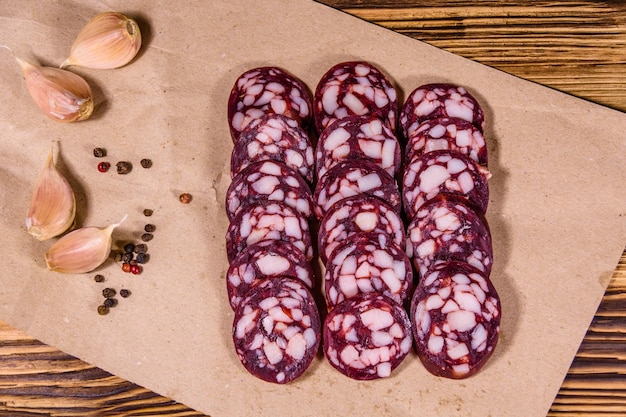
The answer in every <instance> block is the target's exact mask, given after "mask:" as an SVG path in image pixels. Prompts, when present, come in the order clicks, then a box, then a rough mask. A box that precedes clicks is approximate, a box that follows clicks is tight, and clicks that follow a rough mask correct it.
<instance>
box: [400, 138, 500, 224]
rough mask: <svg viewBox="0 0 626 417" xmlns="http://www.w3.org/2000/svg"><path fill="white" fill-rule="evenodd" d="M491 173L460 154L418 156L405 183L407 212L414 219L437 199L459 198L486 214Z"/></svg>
mask: <svg viewBox="0 0 626 417" xmlns="http://www.w3.org/2000/svg"><path fill="white" fill-rule="evenodd" d="M488 176H489V173H488V171H486V169H484V168H483V169H481V168H480V167H479V165H478V164H476V162H475V161H473V160H472V159H471V158H469V157H468V156H466V155H464V154H461V153H459V152H457V151H450V150H441V151H432V152H427V153H425V154H423V155H417V156H415V157H414V158H413V159H412V160H411V161H410V162H409V163H408V164H407V166H406V167H405V169H404V177H403V179H402V185H403V187H402V198H403V206H404V212H405V213H406V215H407V218H408V219H412V218H413V216H415V213H416V212H417V210H419V208H420V207H421V206H422V204H424V203H425V202H426V201H428V200H432V199H433V198H435V197H436V196H437V195H440V194H444V195H451V194H453V195H456V196H458V197H459V198H462V199H464V200H465V201H466V202H468V203H469V204H471V205H473V206H474V207H475V208H477V209H478V210H480V212H481V213H485V211H486V210H487V204H488V203H489V186H488V184H487V179H488Z"/></svg>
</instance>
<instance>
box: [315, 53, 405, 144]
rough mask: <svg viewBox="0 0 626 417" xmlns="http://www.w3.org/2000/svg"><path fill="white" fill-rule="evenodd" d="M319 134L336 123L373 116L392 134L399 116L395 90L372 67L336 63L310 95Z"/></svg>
mask: <svg viewBox="0 0 626 417" xmlns="http://www.w3.org/2000/svg"><path fill="white" fill-rule="evenodd" d="M313 106H314V110H313V115H314V118H315V127H316V128H317V132H318V133H320V134H321V133H322V131H323V130H324V129H325V128H326V127H327V126H329V125H330V124H331V123H332V122H333V121H335V120H337V119H343V118H344V117H346V116H349V115H366V114H373V115H375V116H377V117H378V118H380V119H381V120H383V121H384V122H385V124H386V125H387V127H389V128H390V129H392V130H393V131H395V128H396V120H397V117H398V116H397V113H398V97H397V94H396V90H395V88H394V87H393V85H392V84H391V82H390V81H389V80H388V79H387V77H386V76H385V75H384V74H383V73H382V72H381V71H380V70H379V69H378V68H376V67H375V66H374V65H372V64H371V63H368V62H363V61H350V62H342V63H339V64H337V65H335V66H333V67H332V68H330V69H329V70H328V71H327V72H326V73H325V74H324V75H323V76H322V78H321V79H320V81H319V83H318V84H317V87H316V89H315V94H314V95H313Z"/></svg>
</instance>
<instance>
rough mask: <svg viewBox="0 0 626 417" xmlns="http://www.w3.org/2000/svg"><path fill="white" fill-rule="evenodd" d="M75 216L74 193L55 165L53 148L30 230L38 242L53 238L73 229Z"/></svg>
mask: <svg viewBox="0 0 626 417" xmlns="http://www.w3.org/2000/svg"><path fill="white" fill-rule="evenodd" d="M75 215H76V197H75V196H74V191H73V190H72V186H71V185H70V183H69V182H68V181H67V179H66V178H65V177H64V176H63V175H62V174H61V173H60V172H59V171H58V170H57V168H56V166H55V165H54V161H53V159H52V149H50V153H49V154H48V157H47V158H46V163H45V165H44V168H43V170H42V171H41V174H39V179H38V180H37V184H36V185H35V190H34V192H33V196H32V198H31V202H30V208H29V210H28V215H27V217H26V229H27V231H28V233H30V234H31V235H33V236H34V237H35V238H37V239H38V240H46V239H50V238H52V237H55V236H58V235H60V234H61V233H63V232H65V231H66V230H67V229H69V228H70V227H71V226H72V224H73V223H74V216H75Z"/></svg>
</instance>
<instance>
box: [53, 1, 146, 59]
mask: <svg viewBox="0 0 626 417" xmlns="http://www.w3.org/2000/svg"><path fill="white" fill-rule="evenodd" d="M140 47H141V31H140V30H139V25H137V22H135V21H134V20H133V19H130V18H128V17H126V16H124V15H123V14H121V13H118V12H105V13H101V14H99V15H97V16H96V17H94V18H93V19H92V20H91V21H89V23H87V25H85V27H84V28H83V29H82V30H81V31H80V33H79V34H78V36H77V37H76V40H75V41H74V44H73V45H72V48H71V50H70V56H69V58H67V59H66V60H65V62H63V64H61V68H65V67H67V66H70V65H77V66H81V67H85V68H93V69H113V68H119V67H122V66H124V65H126V64H128V63H129V62H130V61H132V59H133V58H134V57H135V55H137V52H139V48H140Z"/></svg>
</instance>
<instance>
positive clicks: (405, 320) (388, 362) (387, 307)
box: [323, 293, 412, 380]
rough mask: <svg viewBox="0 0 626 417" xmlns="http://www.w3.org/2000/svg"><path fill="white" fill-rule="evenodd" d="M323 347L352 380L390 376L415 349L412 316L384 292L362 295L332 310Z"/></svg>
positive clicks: (334, 364)
mask: <svg viewBox="0 0 626 417" xmlns="http://www.w3.org/2000/svg"><path fill="white" fill-rule="evenodd" d="M323 346H324V353H325V355H326V358H327V359H328V361H329V362H330V364H331V365H332V366H333V367H334V368H335V369H337V370H338V371H339V372H341V373H342V374H344V375H346V376H348V377H350V378H352V379H356V380H372V379H378V378H385V377H388V376H390V375H391V373H392V372H393V370H394V369H396V368H397V367H398V366H399V365H400V364H401V363H402V361H403V360H404V358H405V357H406V355H407V354H408V353H409V351H410V350H411V346H412V336H411V324H410V321H409V317H408V315H407V313H406V311H405V310H404V309H403V308H402V307H401V306H399V305H398V304H396V303H394V302H393V301H392V300H390V299H388V298H387V297H385V296H384V295H381V294H376V293H368V294H360V295H358V296H356V297H355V298H351V299H348V300H345V301H344V302H342V303H339V304H337V306H335V308H334V309H333V310H332V311H331V312H330V313H328V315H327V316H326V319H325V320H324V330H323Z"/></svg>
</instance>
